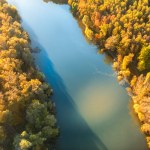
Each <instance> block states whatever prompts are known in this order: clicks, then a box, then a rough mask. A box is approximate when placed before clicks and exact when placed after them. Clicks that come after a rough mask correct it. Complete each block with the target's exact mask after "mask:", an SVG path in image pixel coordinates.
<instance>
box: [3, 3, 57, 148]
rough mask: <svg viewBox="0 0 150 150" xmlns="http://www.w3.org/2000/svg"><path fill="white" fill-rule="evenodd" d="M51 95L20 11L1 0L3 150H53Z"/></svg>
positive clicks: (53, 122) (53, 132)
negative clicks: (23, 27) (37, 63)
mask: <svg viewBox="0 0 150 150" xmlns="http://www.w3.org/2000/svg"><path fill="white" fill-rule="evenodd" d="M51 93H52V89H51V88H50V87H49V86H48V85H47V84H46V83H45V82H44V79H43V75H42V74H41V73H40V72H39V71H37V69H36V68H35V66H34V63H33V58H32V56H31V47H30V40H29V37H28V34H27V33H26V32H25V31H24V30H23V29H22V27H21V24H20V17H19V15H18V13H17V11H16V8H15V7H13V6H10V5H8V4H7V3H6V1H5V0H0V150H11V149H15V150H27V149H30V150H47V149H48V147H49V149H52V148H53V144H54V142H55V139H56V137H57V136H58V128H57V127H56V118H55V115H54V114H55V110H54V104H53V103H52V101H51V100H50V96H51Z"/></svg>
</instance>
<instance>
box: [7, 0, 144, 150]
mask: <svg viewBox="0 0 150 150" xmlns="http://www.w3.org/2000/svg"><path fill="white" fill-rule="evenodd" d="M9 2H10V3H14V4H15V5H16V6H17V8H18V10H19V13H20V15H21V17H22V19H23V26H24V28H25V29H26V30H27V31H28V32H29V34H30V37H31V40H32V45H33V46H35V47H36V46H38V47H39V48H40V49H41V52H40V53H39V54H36V55H35V59H36V63H37V65H38V67H39V68H40V70H41V71H42V72H43V73H44V74H45V76H46V79H47V81H48V82H49V83H51V85H52V87H53V89H54V91H55V92H54V97H53V99H54V101H55V103H56V108H57V118H58V124H59V126H60V131H61V135H60V138H59V139H58V141H57V148H58V149H59V150H106V149H108V150H146V149H147V148H146V142H145V140H144V136H143V134H142V133H140V130H139V126H138V124H136V123H135V122H134V121H133V120H132V118H131V116H130V115H129V110H128V100H129V97H128V96H127V94H126V92H125V89H124V88H123V87H121V86H119V84H118V83H117V81H116V79H115V73H114V72H113V71H112V69H111V66H109V65H106V64H104V62H103V60H104V56H103V55H97V53H96V52H97V48H96V47H95V46H93V45H90V44H89V43H87V41H86V40H85V38H84V36H83V34H82V31H81V29H80V28H79V26H78V23H77V21H76V20H75V19H74V18H73V16H72V14H71V13H70V11H69V7H68V6H67V5H56V4H53V3H48V4H47V3H44V2H42V0H30V2H29V1H27V0H9Z"/></svg>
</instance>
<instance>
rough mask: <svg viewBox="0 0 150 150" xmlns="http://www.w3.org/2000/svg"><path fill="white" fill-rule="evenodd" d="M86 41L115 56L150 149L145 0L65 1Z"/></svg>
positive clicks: (149, 29) (149, 30)
mask: <svg viewBox="0 0 150 150" xmlns="http://www.w3.org/2000/svg"><path fill="white" fill-rule="evenodd" d="M68 4H69V5H70V6H71V10H72V13H73V14H74V16H76V17H77V18H78V19H79V20H81V21H82V24H83V25H84V28H83V30H84V33H85V35H86V37H87V38H88V40H90V41H92V42H94V43H95V44H96V45H97V46H98V47H99V48H100V51H101V52H102V53H107V54H109V55H111V56H114V62H113V68H114V70H115V71H116V72H117V78H118V81H119V82H121V81H125V82H126V83H128V85H129V86H128V87H127V91H128V93H129V95H130V96H131V98H132V100H133V103H134V105H133V108H134V110H135V112H136V113H137V116H138V118H139V120H140V123H141V130H142V131H143V132H144V133H145V135H146V140H147V143H148V146H149V147H150V7H149V1H148V0H68Z"/></svg>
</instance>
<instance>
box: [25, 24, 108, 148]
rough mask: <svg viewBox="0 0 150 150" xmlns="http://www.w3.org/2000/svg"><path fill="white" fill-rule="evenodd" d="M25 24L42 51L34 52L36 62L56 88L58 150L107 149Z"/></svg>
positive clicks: (54, 88) (30, 30) (26, 27)
mask: <svg viewBox="0 0 150 150" xmlns="http://www.w3.org/2000/svg"><path fill="white" fill-rule="evenodd" d="M23 26H24V28H25V29H26V31H28V33H29V35H30V38H31V41H32V46H34V47H39V48H40V50H41V52H40V53H38V54H34V58H35V63H36V65H37V66H38V67H39V70H40V71H41V72H43V73H44V75H45V77H46V80H47V81H48V83H49V84H50V85H51V86H52V88H53V90H54V95H53V100H54V102H55V104H56V110H57V120H58V126H59V127H60V136H59V138H58V140H57V143H56V148H57V149H58V150H107V148H106V146H105V145H104V144H103V142H102V141H101V140H100V138H98V137H97V136H96V135H95V134H94V133H93V132H92V130H91V129H90V128H89V126H88V125H87V123H86V122H85V121H84V119H83V118H82V116H81V115H80V114H79V112H78V110H77V109H76V105H75V103H74V101H73V99H72V98H71V96H70V95H69V93H68V92H67V89H66V87H65V83H64V81H63V79H62V78H61V77H60V75H59V74H58V73H57V72H56V71H55V68H54V65H53V63H52V62H51V60H50V58H49V57H48V54H47V52H46V50H45V49H44V47H42V45H40V43H39V42H38V37H37V36H36V34H35V33H34V32H33V30H32V29H31V27H29V26H28V25H27V23H25V22H23ZM89 111H90V110H89Z"/></svg>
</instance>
